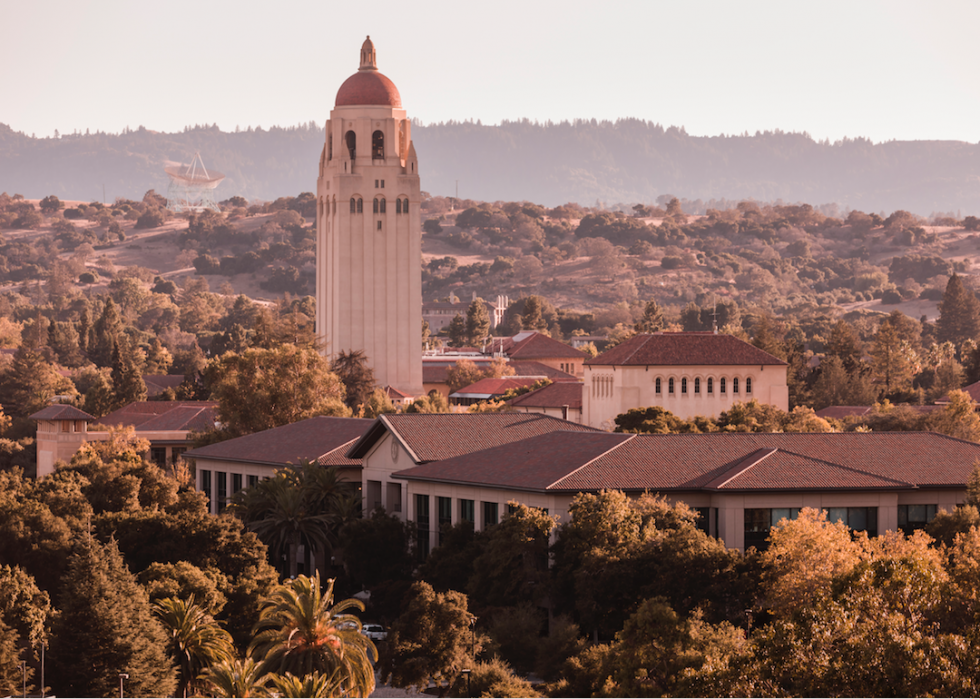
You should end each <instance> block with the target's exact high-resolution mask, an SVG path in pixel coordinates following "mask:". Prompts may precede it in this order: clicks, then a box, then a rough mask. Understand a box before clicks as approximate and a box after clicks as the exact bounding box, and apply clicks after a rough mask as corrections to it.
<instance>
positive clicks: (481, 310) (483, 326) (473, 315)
mask: <svg viewBox="0 0 980 699" xmlns="http://www.w3.org/2000/svg"><path fill="white" fill-rule="evenodd" d="M489 335H490V313H489V311H487V307H486V305H485V304H484V303H483V300H482V299H473V301H472V302H470V305H469V308H467V309H466V340H467V343H468V344H470V345H471V346H473V347H481V346H482V345H483V344H484V342H485V341H486V339H487V337H489ZM451 337H452V331H451V330H450V338H451Z"/></svg>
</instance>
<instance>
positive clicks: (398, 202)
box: [395, 199, 402, 214]
mask: <svg viewBox="0 0 980 699" xmlns="http://www.w3.org/2000/svg"><path fill="white" fill-rule="evenodd" d="M401 212H402V200H401V199H395V213H396V214H400V213H401Z"/></svg>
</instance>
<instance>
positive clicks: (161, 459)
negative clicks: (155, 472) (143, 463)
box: [150, 447, 167, 468]
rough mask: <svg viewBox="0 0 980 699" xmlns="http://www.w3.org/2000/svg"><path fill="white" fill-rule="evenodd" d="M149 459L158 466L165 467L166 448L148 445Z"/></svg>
mask: <svg viewBox="0 0 980 699" xmlns="http://www.w3.org/2000/svg"><path fill="white" fill-rule="evenodd" d="M150 461H152V462H153V463H155V464H156V465H157V466H159V467H160V468H165V467H166V465H167V448H166V447H150Z"/></svg>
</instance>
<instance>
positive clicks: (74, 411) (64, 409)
mask: <svg viewBox="0 0 980 699" xmlns="http://www.w3.org/2000/svg"><path fill="white" fill-rule="evenodd" d="M30 419H31V420H94V419H95V418H94V417H92V416H91V415H89V414H88V413H86V412H84V411H82V410H79V409H78V408H73V407H72V406H70V405H49V406H48V407H46V408H41V409H40V410H38V411H37V412H36V413H34V414H33V415H31V417H30Z"/></svg>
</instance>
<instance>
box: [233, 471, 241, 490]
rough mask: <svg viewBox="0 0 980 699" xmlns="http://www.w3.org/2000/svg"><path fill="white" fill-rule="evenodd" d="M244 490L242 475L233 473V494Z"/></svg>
mask: <svg viewBox="0 0 980 699" xmlns="http://www.w3.org/2000/svg"><path fill="white" fill-rule="evenodd" d="M241 489H242V474H240V473H233V474H231V493H232V495H234V494H235V493H237V492H238V491H239V490H241Z"/></svg>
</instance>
